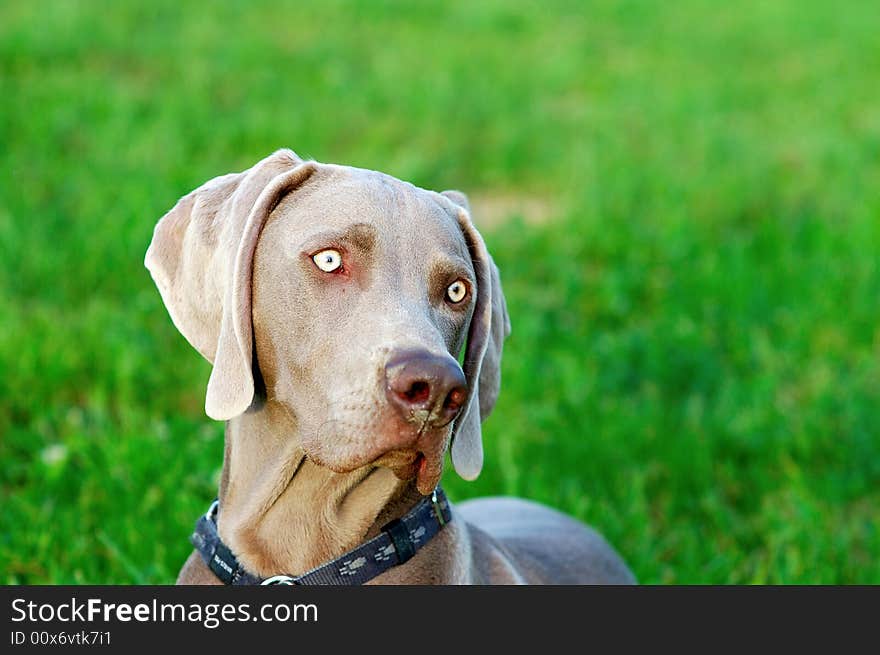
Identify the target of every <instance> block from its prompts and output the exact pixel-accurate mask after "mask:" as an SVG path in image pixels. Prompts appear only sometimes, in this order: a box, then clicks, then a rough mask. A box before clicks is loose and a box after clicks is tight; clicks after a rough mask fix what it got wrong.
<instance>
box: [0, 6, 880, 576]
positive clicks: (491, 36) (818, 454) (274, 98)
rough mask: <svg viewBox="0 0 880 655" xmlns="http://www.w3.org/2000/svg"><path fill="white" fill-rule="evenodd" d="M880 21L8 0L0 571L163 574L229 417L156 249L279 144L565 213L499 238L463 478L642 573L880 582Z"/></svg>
mask: <svg viewBox="0 0 880 655" xmlns="http://www.w3.org/2000/svg"><path fill="white" fill-rule="evenodd" d="M878 33H880V13H878V12H877V11H876V3H875V2H868V1H864V2H851V3H848V4H847V5H846V8H845V9H844V8H841V7H839V6H837V5H835V4H833V3H827V2H821V1H819V0H811V1H806V0H778V1H777V2H760V1H759V0H754V1H746V2H738V3H727V4H725V3H717V2H712V1H710V0H683V1H682V2H676V3H665V2H647V1H642V2H639V1H630V2H612V1H607V0H601V1H600V0H595V1H592V2H548V1H542V2H528V3H507V2H501V1H500V0H499V1H497V2H480V3H470V2H456V3H445V2H444V3H440V2H436V3H434V2H431V3H418V4H416V3H406V2H369V3H367V2H363V3H344V2H320V3H310V2H309V3H303V2H296V3H293V2H278V1H275V2H265V3H263V2H258V3H246V2H235V1H232V0H229V1H227V2H216V3H212V4H211V10H210V11H205V10H204V9H203V8H201V6H197V5H195V4H193V5H186V4H181V3H177V2H168V1H163V2H149V3H146V2H145V3H139V4H135V3H88V2H73V1H61V0H58V1H56V2H48V3H33V2H23V1H13V2H4V3H3V4H2V6H0V521H2V523H0V582H7V583H133V582H139V583H165V582H170V581H172V580H173V578H174V576H175V574H176V571H177V569H178V568H179V566H180V564H181V563H182V561H183V559H184V558H185V556H186V554H187V552H188V550H189V546H188V544H187V540H186V538H187V535H188V533H189V530H190V528H191V525H192V522H193V520H194V518H195V517H196V515H197V514H198V512H200V511H203V510H204V507H205V505H206V503H207V502H208V501H209V500H210V499H211V498H212V497H213V494H214V492H215V489H216V484H217V477H218V469H219V465H220V461H221V457H222V426H221V425H219V424H215V423H213V422H211V421H210V420H209V419H208V418H207V417H205V416H204V414H203V409H202V408H203V392H204V388H205V383H206V380H207V375H208V365H207V364H206V363H205V362H203V361H202V360H201V359H200V357H199V356H198V355H197V354H196V353H195V351H193V350H191V349H190V348H189V346H188V345H187V344H186V343H185V342H184V340H183V339H182V338H181V337H180V336H179V335H178V334H177V333H176V331H175V330H174V328H173V326H172V324H171V321H170V320H169V319H168V316H167V314H166V311H165V309H164V308H163V307H162V305H161V302H160V299H159V295H158V292H157V291H156V290H155V288H154V287H153V285H152V282H151V280H150V278H149V276H148V274H147V272H146V271H145V270H144V269H143V267H142V261H143V255H144V251H145V249H146V246H147V244H148V243H149V239H150V236H151V233H152V228H153V225H154V224H155V222H156V220H157V219H158V218H159V217H160V216H161V215H162V214H163V213H164V212H165V211H166V210H167V209H168V208H170V207H171V206H172V205H173V204H174V202H175V201H176V200H177V198H178V197H179V196H181V195H182V194H184V193H186V192H187V191H189V190H190V189H192V188H194V187H196V186H197V185H199V184H200V183H201V182H203V181H204V180H206V179H208V178H209V177H213V176H215V175H217V174H220V173H224V172H228V171H232V170H240V169H243V168H246V167H248V166H250V165H251V164H252V163H253V162H255V161H256V160H257V159H259V158H261V157H263V156H265V155H266V154H268V153H269V152H271V151H273V150H274V149H276V148H278V147H281V146H290V147H292V148H294V149H295V150H296V151H297V152H299V153H300V154H301V155H303V156H309V157H314V158H316V159H319V160H321V161H329V162H340V163H347V164H353V165H357V166H363V167H368V168H377V169H380V170H383V171H386V172H389V173H391V174H394V175H396V176H398V177H401V178H404V179H407V180H410V181H412V182H414V183H417V184H420V185H423V186H426V187H429V188H435V189H442V188H450V187H455V188H460V189H462V190H464V191H466V192H468V193H470V194H472V195H474V196H475V197H476V196H482V197H484V198H489V199H491V198H497V197H505V198H511V197H514V198H519V199H529V200H530V201H532V202H538V203H540V204H541V205H542V206H544V207H546V208H547V209H546V211H545V213H547V214H548V215H549V216H547V217H546V220H544V221H536V220H534V219H535V217H534V216H530V215H525V216H523V215H516V214H517V213H516V212H508V213H512V214H513V215H509V216H501V217H500V218H502V219H504V220H496V221H495V222H494V223H493V226H492V227H491V228H487V229H486V230H485V236H486V239H487V241H488V243H489V246H490V249H491V250H492V252H493V253H494V255H495V258H496V260H497V261H498V263H499V265H500V267H501V269H502V272H503V281H504V286H505V291H506V295H507V299H508V305H509V309H510V313H511V316H512V322H513V327H514V332H513V336H512V337H511V338H510V340H509V341H508V344H507V347H506V351H505V360H504V366H503V372H504V384H503V389H502V395H501V399H500V401H499V404H498V406H497V408H496V412H495V414H494V415H493V416H492V418H491V419H490V420H489V422H488V423H487V424H486V426H485V443H486V449H487V463H486V468H485V469H484V472H483V475H482V476H481V477H480V479H479V480H478V481H476V482H474V483H465V482H463V481H461V480H459V479H457V478H456V477H455V476H454V474H452V473H450V474H449V475H447V476H446V478H445V485H446V487H447V489H448V491H449V492H450V495H451V496H452V497H453V498H456V499H463V498H466V497H471V496H477V495H484V494H491V493H511V494H517V495H521V496H526V497H531V498H534V499H537V500H540V501H544V502H547V503H550V504H552V505H554V506H557V507H560V508H562V509H564V510H566V511H568V512H570V513H572V514H574V515H576V516H578V517H580V518H582V519H584V520H586V521H588V522H590V523H592V524H594V525H595V526H596V527H598V528H599V529H600V530H601V531H602V532H603V533H604V534H606V535H607V537H608V538H609V540H610V541H611V542H612V543H614V544H615V545H616V547H617V548H618V549H619V550H620V552H621V553H622V554H623V555H624V556H625V558H626V559H627V560H628V562H629V563H630V565H631V566H632V568H633V569H634V571H635V572H636V574H637V576H638V577H639V579H640V580H641V581H642V582H648V583H704V582H705V583H765V582H770V583H874V584H877V583H880V412H878V401H880V328H878V321H877V317H878V312H880V270H878V259H880V258H878V253H880V220H878V219H880V192H878V190H880V158H878V152H880V39H878V38H877V34H878ZM476 218H477V220H478V222H479V219H480V216H477V217H476ZM497 218H499V217H496V219H497Z"/></svg>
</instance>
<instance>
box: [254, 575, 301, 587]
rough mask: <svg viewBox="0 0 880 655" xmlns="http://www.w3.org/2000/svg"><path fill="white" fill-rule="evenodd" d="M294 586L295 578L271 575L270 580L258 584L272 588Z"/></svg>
mask: <svg viewBox="0 0 880 655" xmlns="http://www.w3.org/2000/svg"><path fill="white" fill-rule="evenodd" d="M295 584H296V578H292V577H290V576H289V575H273V576H272V577H271V578H266V579H265V580H263V581H262V582H261V583H260V586H264V587H265V586H274V585H284V586H291V585H295Z"/></svg>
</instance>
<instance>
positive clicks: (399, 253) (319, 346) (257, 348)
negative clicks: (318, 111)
mask: <svg viewBox="0 0 880 655" xmlns="http://www.w3.org/2000/svg"><path fill="white" fill-rule="evenodd" d="M146 266H147V268H148V269H149V270H150V273H151V274H152V276H153V279H154V280H155V282H156V285H157V286H158V288H159V291H160V293H161V295H162V299H163V300H164V302H165V306H166V307H167V308H168V312H169V314H170V315H171V318H172V320H173V321H174V324H175V325H176V326H177V328H178V329H179V330H180V332H181V333H182V334H183V336H184V337H186V339H187V340H188V341H189V342H190V344H192V346H193V347H194V348H196V350H198V351H199V352H200V353H201V354H202V355H203V356H205V357H206V358H207V359H208V360H209V361H210V362H211V363H212V364H213V370H212V372H211V377H210V380H209V382H208V390H207V396H206V402H205V410H206V412H207V414H208V415H209V416H211V417H212V418H214V419H217V420H228V419H233V418H235V417H236V416H239V415H241V414H242V413H244V412H246V411H259V410H260V408H261V406H262V405H263V403H265V402H267V400H268V401H272V402H277V403H281V404H282V405H283V406H284V407H286V408H288V409H289V410H290V413H291V415H292V416H293V419H294V423H295V425H296V434H295V435H291V438H298V439H299V440H300V442H301V443H300V445H301V447H302V448H303V450H304V451H305V453H306V454H307V456H308V457H309V458H310V459H312V460H313V461H315V462H316V463H318V464H321V465H323V466H326V467H328V468H330V469H332V470H334V471H338V472H347V471H352V470H355V469H357V468H360V467H362V466H368V465H381V466H387V467H389V468H392V469H393V470H394V472H395V473H396V474H397V475H398V477H400V478H401V479H410V478H412V477H417V484H418V488H419V490H420V491H421V492H422V493H425V494H427V493H430V492H431V490H432V489H433V488H434V487H435V486H436V485H437V483H438V482H439V480H440V475H441V472H442V467H443V458H444V454H445V451H446V448H447V446H448V445H449V442H450V439H452V461H453V465H454V466H455V468H456V470H457V471H458V473H459V474H460V475H461V476H462V477H464V478H466V479H473V478H475V477H476V476H477V475H478V474H479V472H480V469H481V468H482V462H483V450H482V443H481V433H480V423H481V421H482V420H483V419H484V418H485V417H486V416H487V415H488V414H489V412H491V410H492V407H493V406H494V404H495V400H496V398H497V395H498V391H499V386H500V370H499V366H500V359H501V350H502V343H503V341H504V338H505V337H506V336H507V334H508V333H509V332H510V323H509V319H508V316H507V310H506V307H505V304H504V296H503V294H502V291H501V284H500V281H499V277H498V270H497V268H496V267H495V264H494V263H493V261H492V258H491V257H490V256H489V253H488V252H487V250H486V246H485V243H484V242H483V239H482V237H481V236H480V234H479V232H477V230H476V228H475V227H474V225H473V223H472V222H471V219H470V214H469V209H468V205H467V200H466V199H465V197H464V196H463V195H462V194H460V193H458V192H454V191H449V192H444V193H442V194H440V193H434V192H431V191H425V190H423V189H419V188H417V187H414V186H412V185H411V184H407V183H405V182H401V181H400V180H397V179H395V178H392V177H389V176H387V175H384V174H381V173H377V172H374V171H366V170H361V169H355V168H349V167H343V166H333V165H326V164H319V163H317V162H313V161H308V162H303V161H302V160H300V159H299V158H298V157H297V156H296V155H295V154H294V153H293V152H291V151H290V150H280V151H278V152H276V153H274V154H272V155H271V156H269V157H267V158H266V159H264V160H262V161H261V162H259V163H258V164H256V165H255V166H254V167H253V168H251V169H249V170H247V171H244V172H242V173H235V174H230V175H225V176H222V177H218V178H215V179H213V180H211V181H209V182H207V183H206V184H204V185H202V186H201V187H199V188H198V189H196V190H195V191H193V192H192V193H190V194H188V195H186V196H184V197H183V198H182V199H181V200H180V201H179V202H178V203H177V205H176V206H175V207H174V208H173V209H172V210H171V211H169V212H168V213H167V214H166V215H165V216H164V217H163V218H162V219H161V220H160V221H159V223H158V224H157V225H156V229H155V232H154V235H153V241H152V243H151V244H150V247H149V250H148V251H147V256H146ZM462 349H464V360H463V361H464V366H463V367H460V366H459V363H458V356H459V354H460V353H461V352H462Z"/></svg>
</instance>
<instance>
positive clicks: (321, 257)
mask: <svg viewBox="0 0 880 655" xmlns="http://www.w3.org/2000/svg"><path fill="white" fill-rule="evenodd" d="M312 261H314V262H315V266H317V267H318V268H320V269H321V270H322V271H324V272H325V273H332V272H333V271H335V270H336V269H338V268H339V267H340V266H342V255H341V254H340V252H339V251H338V250H333V249H332V248H328V249H327V250H322V251H321V252H319V253H315V254H314V255H312Z"/></svg>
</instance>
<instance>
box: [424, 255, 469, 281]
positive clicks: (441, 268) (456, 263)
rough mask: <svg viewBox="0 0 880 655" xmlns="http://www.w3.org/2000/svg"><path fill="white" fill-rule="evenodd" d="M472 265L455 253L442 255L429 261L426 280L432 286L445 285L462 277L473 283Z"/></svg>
mask: <svg viewBox="0 0 880 655" xmlns="http://www.w3.org/2000/svg"><path fill="white" fill-rule="evenodd" d="M473 270H474V269H473V266H472V265H471V263H470V262H468V261H465V260H464V259H462V258H461V257H457V256H455V255H452V256H444V258H443V259H439V260H437V261H434V262H432V263H431V268H430V273H429V274H428V282H429V284H430V285H431V286H432V287H445V286H446V285H447V284H449V282H450V281H452V280H454V279H456V278H459V277H462V278H465V279H466V280H468V281H469V282H470V283H471V284H473V283H474V273H473Z"/></svg>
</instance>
